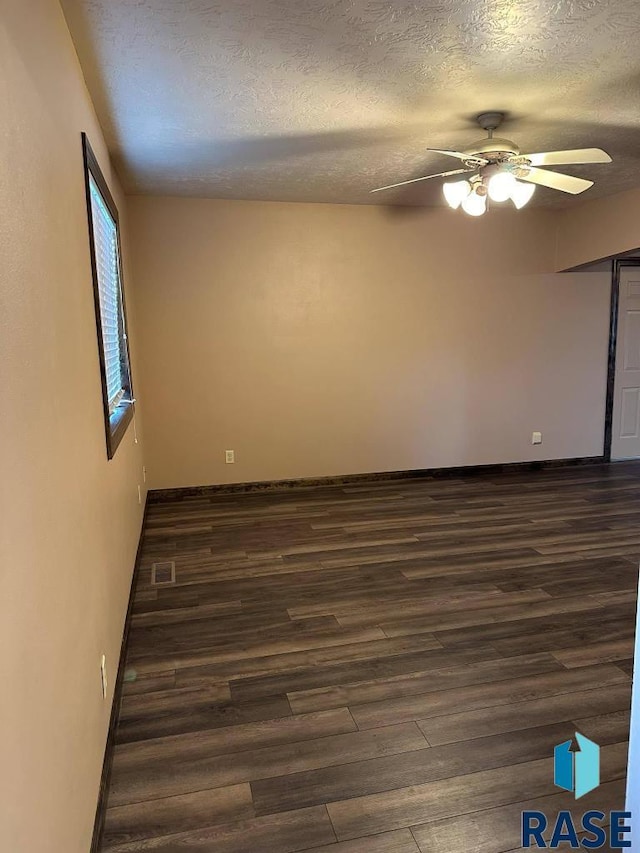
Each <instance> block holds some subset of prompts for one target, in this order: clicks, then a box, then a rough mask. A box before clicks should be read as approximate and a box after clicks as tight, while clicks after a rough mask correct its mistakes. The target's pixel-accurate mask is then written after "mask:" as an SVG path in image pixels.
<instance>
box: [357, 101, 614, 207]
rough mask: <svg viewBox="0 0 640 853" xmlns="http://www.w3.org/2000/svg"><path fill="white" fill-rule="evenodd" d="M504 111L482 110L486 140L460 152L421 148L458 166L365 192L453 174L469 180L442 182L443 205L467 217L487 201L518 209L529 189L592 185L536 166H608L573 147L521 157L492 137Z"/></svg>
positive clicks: (595, 152) (599, 156)
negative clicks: (465, 176) (505, 204)
mask: <svg viewBox="0 0 640 853" xmlns="http://www.w3.org/2000/svg"><path fill="white" fill-rule="evenodd" d="M503 119H504V113H500V112H487V113H481V114H480V115H479V116H478V117H477V119H476V120H477V122H478V124H479V125H480V127H481V128H482V129H483V130H485V131H487V138H486V139H481V140H479V141H478V142H475V143H473V144H472V145H470V146H469V148H467V149H466V150H465V151H447V150H443V149H441V148H427V151H433V152H434V153H437V154H446V155H447V156H449V157H455V158H456V159H458V160H461V161H462V163H463V164H464V168H461V169H452V170H450V171H448V172H439V173H438V174H437V175H425V176H424V177H422V178H412V179H411V180H408V181H400V183H397V184H390V185H389V186H386V187H378V188H377V189H375V190H371V192H374V193H378V192H382V191H383V190H391V189H395V188H396V187H404V186H407V184H415V183H418V182H419V181H428V180H431V178H448V177H451V176H453V175H469V176H470V177H467V178H463V179H458V180H455V181H447V182H446V183H444V184H443V186H442V190H443V193H444V197H445V199H446V201H447V204H448V205H449V206H450V207H452V208H453V209H454V210H455V209H457V208H458V207H462V209H463V210H464V211H465V213H468V214H470V215H471V216H481V215H482V214H483V213H484V212H485V210H486V209H487V198H490V199H491V200H492V201H496V202H503V201H508V200H509V199H511V201H512V202H513V204H514V205H515V206H516V207H517V208H518V209H520V208H521V207H524V205H525V204H527V202H528V201H530V199H531V196H532V195H533V193H534V190H535V185H536V184H539V185H540V186H543V187H549V188H551V189H554V190H560V191H561V192H564V193H571V194H572V195H577V194H578V193H582V192H584V191H585V190H588V189H589V187H591V186H593V181H587V180H585V179H584V178H576V177H574V176H573V175H564V174H562V173H560V172H549V171H547V170H546V169H541V168H539V167H540V166H564V165H577V164H579V163H580V164H583V163H610V162H611V157H609V155H608V154H607V153H606V151H603V150H602V149H601V148H576V149H573V150H570V151H543V152H540V153H538V154H521V153H520V149H519V148H518V146H517V145H516V144H515V143H514V142H512V141H511V140H510V139H500V138H498V137H494V135H493V133H494V131H495V130H497V129H498V127H500V124H501V123H502V121H503Z"/></svg>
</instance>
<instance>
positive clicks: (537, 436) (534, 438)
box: [531, 432, 542, 444]
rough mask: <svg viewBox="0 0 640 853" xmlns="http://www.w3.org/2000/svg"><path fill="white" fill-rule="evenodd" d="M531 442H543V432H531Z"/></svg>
mask: <svg viewBox="0 0 640 853" xmlns="http://www.w3.org/2000/svg"><path fill="white" fill-rule="evenodd" d="M531 444H542V433H541V432H532V433H531Z"/></svg>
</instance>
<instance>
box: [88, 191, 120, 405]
mask: <svg viewBox="0 0 640 853" xmlns="http://www.w3.org/2000/svg"><path fill="white" fill-rule="evenodd" d="M89 185H90V196H91V215H92V218H93V240H94V246H95V261H96V268H97V274H98V292H99V296H100V321H101V326H102V342H103V350H104V364H105V372H106V379H107V399H108V403H109V414H110V415H111V414H113V412H114V411H115V409H116V408H117V407H118V404H119V403H120V401H121V400H122V398H123V397H124V393H125V372H124V370H123V367H124V364H125V361H124V360H125V358H126V348H125V346H124V323H123V319H122V297H121V292H120V262H119V257H118V232H117V226H116V223H115V222H114V220H113V217H112V216H111V213H110V212H109V210H108V208H107V206H106V204H105V203H104V200H103V198H102V195H101V193H100V190H99V189H98V186H97V184H96V183H95V181H94V180H93V177H92V176H90V179H89Z"/></svg>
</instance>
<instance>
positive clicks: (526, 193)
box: [511, 181, 536, 210]
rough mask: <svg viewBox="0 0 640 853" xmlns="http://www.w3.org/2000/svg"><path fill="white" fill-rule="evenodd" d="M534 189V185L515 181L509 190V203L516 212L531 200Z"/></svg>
mask: <svg viewBox="0 0 640 853" xmlns="http://www.w3.org/2000/svg"><path fill="white" fill-rule="evenodd" d="M535 188H536V187H535V184H525V183H524V182H523V181H515V183H514V186H513V189H512V190H511V201H512V202H513V203H514V204H515V206H516V207H517V208H518V210H520V208H521V207H524V206H525V204H526V203H527V202H528V201H530V200H531V196H532V195H533V193H534V190H535Z"/></svg>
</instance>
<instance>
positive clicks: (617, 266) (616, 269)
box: [603, 257, 640, 462]
mask: <svg viewBox="0 0 640 853" xmlns="http://www.w3.org/2000/svg"><path fill="white" fill-rule="evenodd" d="M625 267H640V257H637V258H614V259H613V261H612V264H611V302H610V314H609V353H608V360H607V397H606V402H605V411H604V454H603V456H604V461H605V462H611V443H612V439H613V435H612V429H613V394H614V390H615V381H616V349H617V346H618V307H619V302H620V272H621V271H622V270H623V269H624V268H625Z"/></svg>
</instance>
